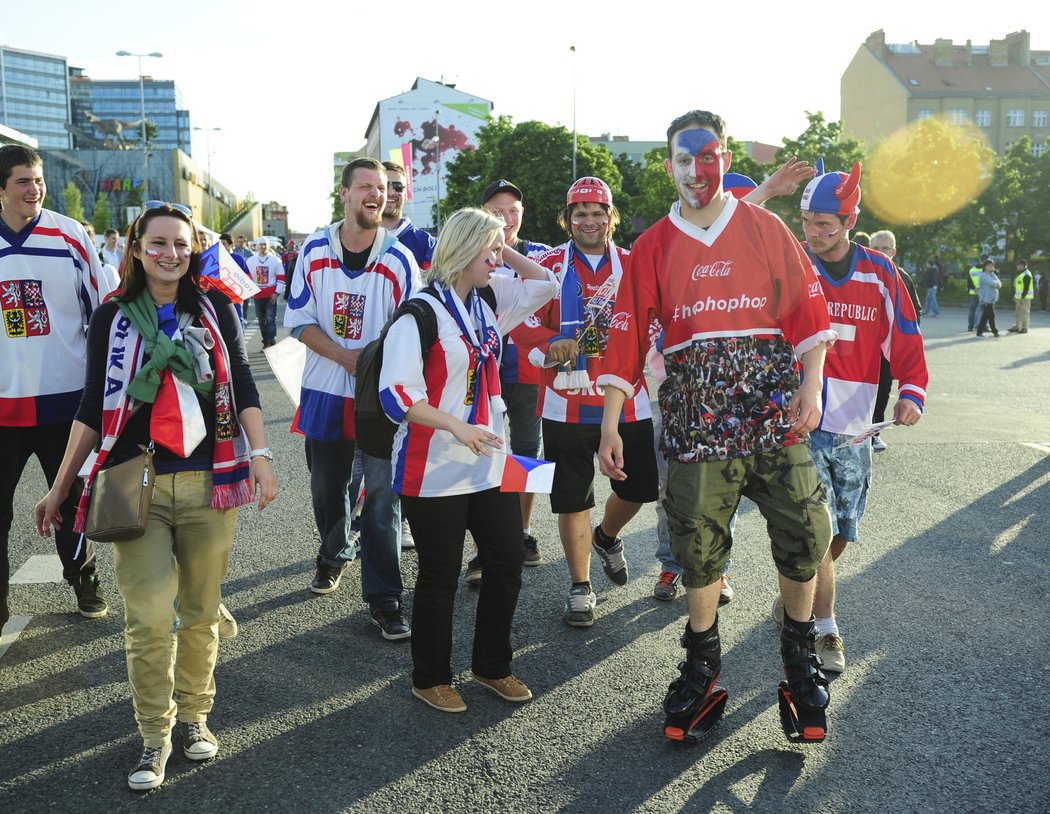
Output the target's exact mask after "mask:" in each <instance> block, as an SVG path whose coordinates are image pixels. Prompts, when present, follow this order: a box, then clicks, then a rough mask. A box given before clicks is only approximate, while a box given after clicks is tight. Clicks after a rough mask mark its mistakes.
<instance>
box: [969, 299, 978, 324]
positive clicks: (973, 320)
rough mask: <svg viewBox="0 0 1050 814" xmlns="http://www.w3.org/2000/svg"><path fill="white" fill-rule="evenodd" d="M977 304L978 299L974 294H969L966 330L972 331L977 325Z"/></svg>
mask: <svg viewBox="0 0 1050 814" xmlns="http://www.w3.org/2000/svg"><path fill="white" fill-rule="evenodd" d="M977 306H978V300H977V295H976V294H971V295H970V311H969V313H967V315H966V330H968V331H972V330H973V329H974V327H976V325H977Z"/></svg>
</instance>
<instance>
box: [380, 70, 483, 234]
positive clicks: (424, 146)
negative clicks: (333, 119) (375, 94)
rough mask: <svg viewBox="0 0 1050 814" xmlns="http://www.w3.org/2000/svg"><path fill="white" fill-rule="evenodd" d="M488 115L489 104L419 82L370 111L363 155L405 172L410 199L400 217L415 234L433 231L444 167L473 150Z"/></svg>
mask: <svg viewBox="0 0 1050 814" xmlns="http://www.w3.org/2000/svg"><path fill="white" fill-rule="evenodd" d="M491 112H492V102H490V101H489V100H487V99H482V98H480V97H478V96H472V95H470V94H469V93H464V92H463V91H461V90H457V89H456V87H455V86H454V85H445V84H442V83H440V82H431V81H430V80H429V79H423V78H417V79H416V81H415V82H414V83H413V84H412V89H411V90H409V91H407V92H406V93H402V94H400V95H398V96H392V97H390V98H389V99H383V100H382V101H380V102H379V103H378V104H377V105H376V107H375V111H374V112H373V113H372V119H371V121H369V123H368V129H367V131H366V132H365V139H366V145H365V153H366V154H367V155H369V156H372V157H373V158H378V159H379V160H380V161H387V160H392V161H396V162H398V163H399V164H401V165H402V166H404V167H405V169H406V170H407V171H408V172H409V181H410V186H411V189H412V197H411V200H410V201H409V203H407V204H406V205H405V214H406V215H408V216H409V217H410V218H411V219H412V222H413V223H415V224H416V225H417V226H419V227H420V228H424V229H430V228H436V227H438V226H439V224H438V222H437V219H436V216H435V215H436V213H435V209H436V207H435V204H436V203H437V202H438V201H439V200H441V199H442V198H443V197H444V195H443V191H442V184H443V173H444V167H445V166H447V165H448V163H449V162H450V161H452V160H453V159H454V158H455V157H456V156H457V155H459V153H461V152H462V151H464V150H474V149H476V148H477V138H476V136H477V132H478V130H479V129H480V128H481V126H482V125H484V124H485V122H486V121H488V118H489V115H490V113H491Z"/></svg>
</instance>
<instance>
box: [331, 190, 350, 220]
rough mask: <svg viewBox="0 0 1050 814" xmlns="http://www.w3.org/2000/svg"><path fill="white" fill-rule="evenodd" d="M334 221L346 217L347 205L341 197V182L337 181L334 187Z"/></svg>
mask: <svg viewBox="0 0 1050 814" xmlns="http://www.w3.org/2000/svg"><path fill="white" fill-rule="evenodd" d="M331 198H332V223H335V222H336V221H340V220H342V219H343V218H345V217H346V206H344V205H343V199H342V198H340V197H339V182H338V181H336V182H335V187H334V188H333V189H332V194H331Z"/></svg>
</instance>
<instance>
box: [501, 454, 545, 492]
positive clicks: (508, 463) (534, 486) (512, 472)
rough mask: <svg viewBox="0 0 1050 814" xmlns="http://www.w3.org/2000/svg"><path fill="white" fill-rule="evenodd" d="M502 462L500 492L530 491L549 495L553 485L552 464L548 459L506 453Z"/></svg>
mask: <svg viewBox="0 0 1050 814" xmlns="http://www.w3.org/2000/svg"><path fill="white" fill-rule="evenodd" d="M504 461H505V463H504V464H503V480H502V481H501V482H500V486H499V490H500V491H501V492H531V493H533V494H545V495H549V494H550V492H551V489H552V488H553V487H554V464H553V463H551V462H550V461H542V460H537V459H536V458H526V457H525V456H524V455H510V454H508V455H506V456H505V458H504Z"/></svg>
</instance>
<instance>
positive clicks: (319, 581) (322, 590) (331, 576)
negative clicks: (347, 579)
mask: <svg viewBox="0 0 1050 814" xmlns="http://www.w3.org/2000/svg"><path fill="white" fill-rule="evenodd" d="M346 566H347V563H345V562H344V563H343V564H342V565H329V564H328V563H326V562H322V561H321V560H318V561H317V573H316V574H314V581H313V582H311V583H310V590H311V591H313V592H314V593H315V594H330V593H331V592H332V591H334V590H335V589H336V588H338V587H339V580H341V579H342V578H343V571H345V570H346Z"/></svg>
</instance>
